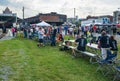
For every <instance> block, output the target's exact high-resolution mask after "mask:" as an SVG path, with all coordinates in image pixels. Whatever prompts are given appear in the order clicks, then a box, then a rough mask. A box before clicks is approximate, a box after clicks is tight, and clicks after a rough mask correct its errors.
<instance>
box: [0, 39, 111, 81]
mask: <svg viewBox="0 0 120 81" xmlns="http://www.w3.org/2000/svg"><path fill="white" fill-rule="evenodd" d="M36 44H37V42H35V41H32V40H28V39H24V38H15V39H12V40H8V41H1V42H0V81H112V79H113V76H108V77H104V76H103V75H102V73H101V72H96V69H97V67H98V65H97V64H90V63H89V59H88V58H76V59H75V58H72V56H71V55H70V54H69V53H67V52H63V51H59V47H57V46H56V47H51V46H45V47H40V48H38V47H37V46H36Z"/></svg>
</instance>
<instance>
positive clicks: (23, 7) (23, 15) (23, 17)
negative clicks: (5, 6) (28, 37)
mask: <svg viewBox="0 0 120 81" xmlns="http://www.w3.org/2000/svg"><path fill="white" fill-rule="evenodd" d="M22 11H23V20H24V6H23V9H22Z"/></svg>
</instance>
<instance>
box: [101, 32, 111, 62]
mask: <svg viewBox="0 0 120 81" xmlns="http://www.w3.org/2000/svg"><path fill="white" fill-rule="evenodd" d="M99 43H100V46H101V56H102V59H103V60H104V59H106V58H107V50H110V40H109V36H107V34H106V32H105V31H103V32H102V35H101V37H100V40H99Z"/></svg>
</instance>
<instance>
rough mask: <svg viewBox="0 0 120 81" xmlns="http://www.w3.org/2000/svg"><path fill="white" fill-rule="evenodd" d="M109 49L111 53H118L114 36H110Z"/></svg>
mask: <svg viewBox="0 0 120 81" xmlns="http://www.w3.org/2000/svg"><path fill="white" fill-rule="evenodd" d="M110 49H111V50H112V51H118V47H117V41H116V40H115V39H114V36H110Z"/></svg>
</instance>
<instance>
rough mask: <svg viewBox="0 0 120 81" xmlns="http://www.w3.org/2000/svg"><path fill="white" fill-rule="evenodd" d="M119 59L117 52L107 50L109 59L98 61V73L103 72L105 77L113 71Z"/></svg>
mask: <svg viewBox="0 0 120 81" xmlns="http://www.w3.org/2000/svg"><path fill="white" fill-rule="evenodd" d="M116 57H117V52H114V53H113V54H112V53H111V51H110V50H107V58H106V59H104V60H102V59H101V58H100V59H99V60H98V63H99V67H98V68H97V70H96V71H99V70H100V71H101V72H102V74H103V75H104V76H106V75H107V74H108V73H110V72H111V71H113V65H114V64H115V61H116Z"/></svg>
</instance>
